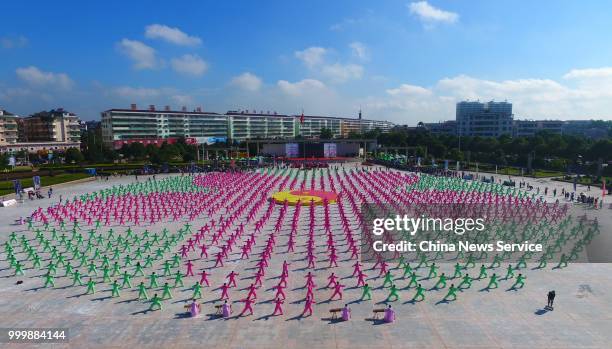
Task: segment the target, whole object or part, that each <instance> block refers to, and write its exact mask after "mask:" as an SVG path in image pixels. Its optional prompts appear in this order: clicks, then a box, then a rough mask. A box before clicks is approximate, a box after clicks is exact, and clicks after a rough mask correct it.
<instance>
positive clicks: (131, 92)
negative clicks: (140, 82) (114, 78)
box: [111, 86, 162, 100]
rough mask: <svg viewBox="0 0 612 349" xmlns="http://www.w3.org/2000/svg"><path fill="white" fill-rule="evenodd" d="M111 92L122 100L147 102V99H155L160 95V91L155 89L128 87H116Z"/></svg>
mask: <svg viewBox="0 0 612 349" xmlns="http://www.w3.org/2000/svg"><path fill="white" fill-rule="evenodd" d="M111 92H112V93H113V94H115V95H117V96H119V97H122V98H126V99H138V100H147V99H152V98H157V97H159V96H160V95H161V94H162V91H161V90H160V89H157V88H144V87H130V86H120V87H116V88H114V89H113V90H112V91H111Z"/></svg>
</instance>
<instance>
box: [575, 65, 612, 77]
mask: <svg viewBox="0 0 612 349" xmlns="http://www.w3.org/2000/svg"><path fill="white" fill-rule="evenodd" d="M604 77H605V78H610V77H612V67H603V68H591V69H572V70H570V71H569V72H568V73H567V74H565V75H563V78H564V79H585V78H586V79H590V78H604Z"/></svg>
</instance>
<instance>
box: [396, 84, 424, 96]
mask: <svg viewBox="0 0 612 349" xmlns="http://www.w3.org/2000/svg"><path fill="white" fill-rule="evenodd" d="M387 93H388V94H389V95H391V96H430V95H431V93H432V92H431V91H430V90H429V89H426V88H424V87H421V86H416V85H409V84H401V85H400V86H399V87H398V88H393V89H388V90H387Z"/></svg>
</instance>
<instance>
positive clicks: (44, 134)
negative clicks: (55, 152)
mask: <svg viewBox="0 0 612 349" xmlns="http://www.w3.org/2000/svg"><path fill="white" fill-rule="evenodd" d="M18 127H19V141H20V142H79V141H80V139H81V126H80V120H79V118H78V117H77V116H76V115H75V114H74V113H70V112H68V111H66V110H64V109H62V108H58V109H52V110H50V111H41V112H39V113H36V114H33V115H31V116H28V117H25V118H20V119H19V122H18Z"/></svg>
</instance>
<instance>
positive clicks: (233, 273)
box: [227, 270, 239, 287]
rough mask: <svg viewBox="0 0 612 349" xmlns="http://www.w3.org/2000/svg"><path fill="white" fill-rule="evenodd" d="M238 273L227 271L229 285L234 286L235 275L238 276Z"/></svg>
mask: <svg viewBox="0 0 612 349" xmlns="http://www.w3.org/2000/svg"><path fill="white" fill-rule="evenodd" d="M238 275H239V274H238V273H236V272H234V271H233V270H232V272H231V273H229V274H228V275H227V278H228V279H229V281H228V285H229V287H236V276H238Z"/></svg>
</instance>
